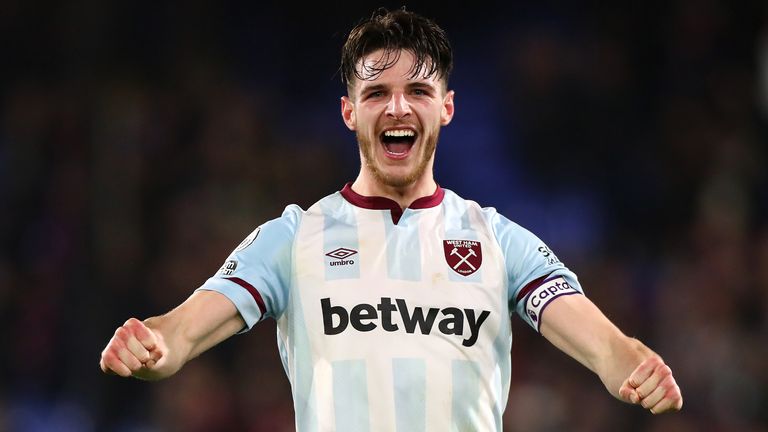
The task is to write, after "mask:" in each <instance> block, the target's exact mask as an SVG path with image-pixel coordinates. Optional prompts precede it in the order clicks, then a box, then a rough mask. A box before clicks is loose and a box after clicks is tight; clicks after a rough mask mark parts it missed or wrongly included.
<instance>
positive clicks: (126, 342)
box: [99, 318, 163, 379]
mask: <svg viewBox="0 0 768 432" xmlns="http://www.w3.org/2000/svg"><path fill="white" fill-rule="evenodd" d="M158 342H159V341H158V338H157V336H156V335H155V333H154V332H153V331H152V330H151V329H150V328H148V327H147V326H146V325H144V323H143V322H141V321H139V320H137V319H136V318H131V319H129V320H128V321H126V322H125V324H123V325H122V326H120V327H118V328H117V330H115V335H114V336H112V339H110V340H109V343H108V344H107V347H106V348H104V351H102V352H101V360H100V361H99V365H100V366H101V370H102V371H104V372H105V373H115V374H117V375H120V376H123V377H129V376H135V377H137V378H142V379H146V378H149V375H150V374H146V372H150V371H151V370H152V368H154V367H155V366H156V364H157V362H158V361H160V359H161V358H162V357H163V353H162V350H161V349H160V347H158ZM142 372H144V373H142Z"/></svg>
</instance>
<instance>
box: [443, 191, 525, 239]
mask: <svg viewBox="0 0 768 432" xmlns="http://www.w3.org/2000/svg"><path fill="white" fill-rule="evenodd" d="M443 205H444V206H445V211H446V214H454V215H457V216H459V217H464V218H470V217H471V218H472V219H475V220H478V221H482V222H483V223H484V224H485V225H486V226H487V227H488V228H489V229H490V230H491V231H492V232H493V234H494V235H495V236H496V237H497V238H498V237H500V236H510V235H513V236H526V235H529V234H530V232H529V231H528V230H526V229H525V228H523V227H522V226H520V225H518V224H517V223H515V222H513V221H511V220H510V219H508V218H507V217H505V216H504V215H502V214H501V213H499V212H498V211H497V210H496V208H495V207H483V206H481V205H480V204H478V203H477V202H476V201H473V200H469V199H465V198H462V197H461V196H459V195H458V194H456V193H455V192H453V191H451V190H449V189H445V198H444V200H443Z"/></svg>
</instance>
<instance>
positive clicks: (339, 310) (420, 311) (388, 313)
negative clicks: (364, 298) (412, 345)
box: [320, 297, 491, 347]
mask: <svg viewBox="0 0 768 432" xmlns="http://www.w3.org/2000/svg"><path fill="white" fill-rule="evenodd" d="M320 304H321V307H322V310H323V329H324V331H325V334H326V335H329V336H332V335H338V334H340V333H342V332H344V331H346V330H347V328H348V327H349V326H350V325H351V326H352V328H353V329H355V330H357V331H360V332H369V331H372V330H374V329H376V328H378V327H381V328H382V329H383V330H384V331H388V332H396V331H401V327H400V325H401V324H402V329H403V330H405V332H406V333H411V334H413V333H416V331H417V330H418V331H419V332H420V333H421V334H423V335H428V334H431V333H432V330H433V328H434V327H435V321H436V320H437V319H438V315H440V316H441V318H440V320H439V322H438V323H437V331H439V332H441V333H443V334H446V335H456V336H464V331H465V329H464V327H465V326H464V321H466V322H467V325H468V327H469V329H468V330H469V336H468V337H467V338H466V339H464V340H463V341H462V342H461V344H462V345H464V346H465V347H471V346H472V345H474V344H475V342H477V337H478V336H479V335H480V327H481V326H482V325H483V323H484V322H485V320H486V319H487V318H488V316H489V315H490V314H491V313H490V312H489V311H486V310H481V311H479V314H478V313H477V311H475V310H474V309H459V308H455V307H447V308H443V309H440V308H428V309H425V308H422V307H420V306H417V307H414V308H413V310H412V311H411V310H409V308H408V304H407V303H406V301H405V300H404V299H394V303H393V302H392V298H390V297H381V300H380V301H379V303H378V304H376V305H372V304H368V303H360V304H358V305H356V306H354V307H352V310H351V311H348V310H347V309H346V308H345V307H344V306H334V305H332V304H331V299H330V298H324V299H320ZM398 316H399V318H400V319H399V322H396V320H397V317H398Z"/></svg>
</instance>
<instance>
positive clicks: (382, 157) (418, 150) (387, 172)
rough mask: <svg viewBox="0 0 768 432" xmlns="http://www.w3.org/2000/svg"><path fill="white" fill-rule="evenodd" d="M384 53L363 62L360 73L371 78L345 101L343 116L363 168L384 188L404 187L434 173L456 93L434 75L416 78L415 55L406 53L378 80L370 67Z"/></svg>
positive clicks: (361, 82) (358, 84)
mask: <svg viewBox="0 0 768 432" xmlns="http://www.w3.org/2000/svg"><path fill="white" fill-rule="evenodd" d="M394 54H396V53H390V55H394ZM383 55H385V53H384V51H382V50H379V51H375V52H373V53H371V54H369V55H368V56H366V57H364V58H363V59H362V60H361V61H360V63H359V65H358V71H360V72H362V73H361V75H362V76H363V77H366V78H367V79H363V80H361V79H356V80H355V82H354V84H353V86H352V89H351V90H350V94H349V97H343V98H342V104H341V108H342V117H343V118H344V123H345V124H346V125H347V127H349V129H350V130H353V131H355V133H356V134H357V141H358V144H359V146H360V154H361V158H362V164H363V169H365V170H368V171H370V173H371V174H372V176H373V178H374V179H375V180H376V181H378V182H379V183H381V184H383V185H386V186H389V187H396V188H402V187H406V186H409V185H412V184H413V183H414V182H416V181H417V180H419V179H421V178H422V177H423V176H424V175H425V173H427V172H428V173H429V175H431V172H432V163H433V160H434V154H435V147H436V145H437V137H438V135H439V132H440V127H441V126H444V125H447V124H448V123H450V121H451V118H453V91H450V92H447V93H446V91H445V86H444V82H443V81H442V80H438V79H436V78H435V76H434V75H433V76H431V77H424V76H417V77H415V78H411V73H412V71H411V68H412V66H413V61H414V56H413V54H412V53H411V52H410V51H405V50H403V51H401V52H400V58H399V59H398V61H397V62H396V63H395V64H394V65H392V67H390V68H389V69H386V70H384V71H383V72H382V73H381V74H380V75H379V76H376V77H373V76H372V75H373V74H372V73H369V72H368V73H367V72H366V71H370V69H366V68H365V65H369V66H373V65H376V66H378V64H377V63H376V62H377V61H379V60H380V59H381V57H382V56H383ZM385 60H386V59H385ZM422 75H423V74H422ZM427 170H429V171H427Z"/></svg>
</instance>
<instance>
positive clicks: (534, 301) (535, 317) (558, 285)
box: [525, 276, 581, 333]
mask: <svg viewBox="0 0 768 432" xmlns="http://www.w3.org/2000/svg"><path fill="white" fill-rule="evenodd" d="M571 294H581V293H580V292H579V291H578V290H576V289H575V288H573V287H572V286H571V285H570V284H569V283H568V282H567V281H566V280H565V279H564V278H563V277H562V276H558V277H555V278H552V279H548V280H546V281H544V282H543V283H542V284H541V285H539V287H538V288H535V289H534V290H533V291H531V293H530V294H528V296H527V297H526V298H525V314H526V315H527V316H528V318H529V319H530V320H531V323H532V324H533V325H534V326H535V328H536V331H537V332H539V333H541V314H542V313H544V309H545V308H546V307H547V305H549V303H550V302H552V300H554V299H556V298H558V297H560V296H564V295H571Z"/></svg>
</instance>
